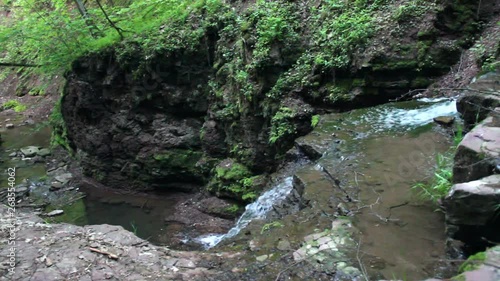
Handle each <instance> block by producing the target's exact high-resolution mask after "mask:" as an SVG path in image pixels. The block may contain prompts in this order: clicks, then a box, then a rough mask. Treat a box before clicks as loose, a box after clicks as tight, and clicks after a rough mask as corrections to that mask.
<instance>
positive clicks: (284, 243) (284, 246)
mask: <svg viewBox="0 0 500 281" xmlns="http://www.w3.org/2000/svg"><path fill="white" fill-rule="evenodd" d="M277 248H278V250H280V251H287V250H290V249H291V246H290V241H288V240H281V241H279V242H278V247H277Z"/></svg>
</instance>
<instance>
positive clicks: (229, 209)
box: [224, 204, 240, 214]
mask: <svg viewBox="0 0 500 281" xmlns="http://www.w3.org/2000/svg"><path fill="white" fill-rule="evenodd" d="M239 210H240V206H238V205H237V204H233V205H231V206H229V207H227V208H225V209H224V211H225V212H228V213H231V214H236V213H238V211H239Z"/></svg>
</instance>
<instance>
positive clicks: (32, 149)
mask: <svg viewBox="0 0 500 281" xmlns="http://www.w3.org/2000/svg"><path fill="white" fill-rule="evenodd" d="M38 151H39V150H38V147H36V146H27V147H23V148H21V153H22V154H24V156H25V157H33V156H35V155H36V154H37V153H38Z"/></svg>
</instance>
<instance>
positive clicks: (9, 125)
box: [5, 123, 14, 129]
mask: <svg viewBox="0 0 500 281" xmlns="http://www.w3.org/2000/svg"><path fill="white" fill-rule="evenodd" d="M5 128H7V129H12V128H14V124H12V123H9V124H5Z"/></svg>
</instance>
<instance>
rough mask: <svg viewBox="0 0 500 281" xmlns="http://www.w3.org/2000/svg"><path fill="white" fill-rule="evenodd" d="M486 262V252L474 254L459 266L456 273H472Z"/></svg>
mask: <svg viewBox="0 0 500 281" xmlns="http://www.w3.org/2000/svg"><path fill="white" fill-rule="evenodd" d="M485 260H486V252H479V253H476V254H474V255H472V256H470V257H469V258H467V260H466V261H465V262H464V263H463V264H462V265H461V266H460V268H459V269H458V271H459V272H460V273H463V272H466V271H472V270H475V269H477V268H478V267H479V266H480V265H481V264H482V263H483V262H484V261H485Z"/></svg>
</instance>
